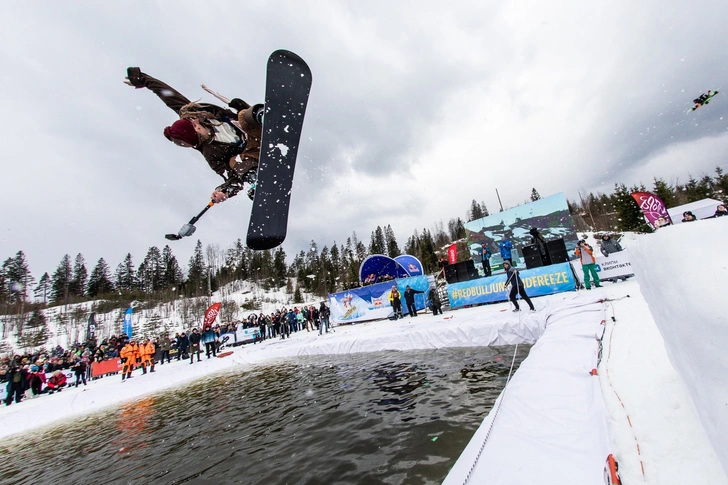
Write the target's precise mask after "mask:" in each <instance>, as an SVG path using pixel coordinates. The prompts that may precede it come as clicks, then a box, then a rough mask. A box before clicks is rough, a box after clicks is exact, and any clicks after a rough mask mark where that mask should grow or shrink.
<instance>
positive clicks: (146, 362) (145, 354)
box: [139, 339, 157, 374]
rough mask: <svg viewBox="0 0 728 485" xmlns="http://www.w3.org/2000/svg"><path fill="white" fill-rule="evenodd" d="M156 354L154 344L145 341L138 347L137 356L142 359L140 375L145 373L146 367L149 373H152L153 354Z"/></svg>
mask: <svg viewBox="0 0 728 485" xmlns="http://www.w3.org/2000/svg"><path fill="white" fill-rule="evenodd" d="M156 353H157V348H156V347H155V345H154V342H152V341H151V340H149V339H147V340H146V342H144V343H143V344H141V345H140V346H139V354H140V355H141V358H142V374H146V373H147V366H149V368H150V370H149V372H154V354H156Z"/></svg>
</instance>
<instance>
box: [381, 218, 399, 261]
mask: <svg viewBox="0 0 728 485" xmlns="http://www.w3.org/2000/svg"><path fill="white" fill-rule="evenodd" d="M384 242H385V244H386V246H387V256H389V257H390V258H396V257H397V256H399V255H400V254H402V252H401V251H400V250H399V245H398V244H397V238H396V237H395V236H394V231H393V230H392V226H390V225H389V224H387V227H385V228H384Z"/></svg>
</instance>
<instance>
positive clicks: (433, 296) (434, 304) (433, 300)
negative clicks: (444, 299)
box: [427, 288, 442, 316]
mask: <svg viewBox="0 0 728 485" xmlns="http://www.w3.org/2000/svg"><path fill="white" fill-rule="evenodd" d="M427 297H428V298H429V299H430V308H431V309H432V315H433V316H435V315H437V313H438V312H440V315H442V303H441V302H440V295H438V294H437V288H430V292H429V293H428V295H427Z"/></svg>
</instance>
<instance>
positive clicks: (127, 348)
mask: <svg viewBox="0 0 728 485" xmlns="http://www.w3.org/2000/svg"><path fill="white" fill-rule="evenodd" d="M119 357H121V361H122V362H123V363H124V367H122V369H121V380H122V381H123V380H124V379H131V371H133V370H134V367H135V366H136V364H137V361H138V360H139V359H140V356H139V346H138V345H137V343H136V340H134V339H131V340H129V342H128V343H127V344H126V345H124V347H123V348H122V349H121V352H119Z"/></svg>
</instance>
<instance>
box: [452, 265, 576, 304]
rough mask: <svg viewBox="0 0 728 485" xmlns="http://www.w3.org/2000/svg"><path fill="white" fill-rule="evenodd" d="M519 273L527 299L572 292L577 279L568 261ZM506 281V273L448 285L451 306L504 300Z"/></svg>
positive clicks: (505, 297)
mask: <svg viewBox="0 0 728 485" xmlns="http://www.w3.org/2000/svg"><path fill="white" fill-rule="evenodd" d="M519 274H520V275H521V280H522V281H523V286H524V287H525V288H526V293H528V296H529V297H530V298H533V297H535V296H544V295H552V294H554V293H561V292H563V291H572V290H574V289H575V288H576V281H575V280H574V275H573V273H572V271H571V267H570V266H569V263H560V264H553V265H551V266H543V267H541V268H533V269H524V270H519ZM505 282H506V275H505V274H502V275H498V276H491V277H489V278H478V279H475V280H470V281H465V282H462V283H453V284H451V285H447V296H448V298H449V299H450V307H452V308H457V307H461V306H465V305H477V304H480V303H493V302H497V301H506V300H508V293H507V292H506V288H505ZM509 288H510V287H509Z"/></svg>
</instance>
